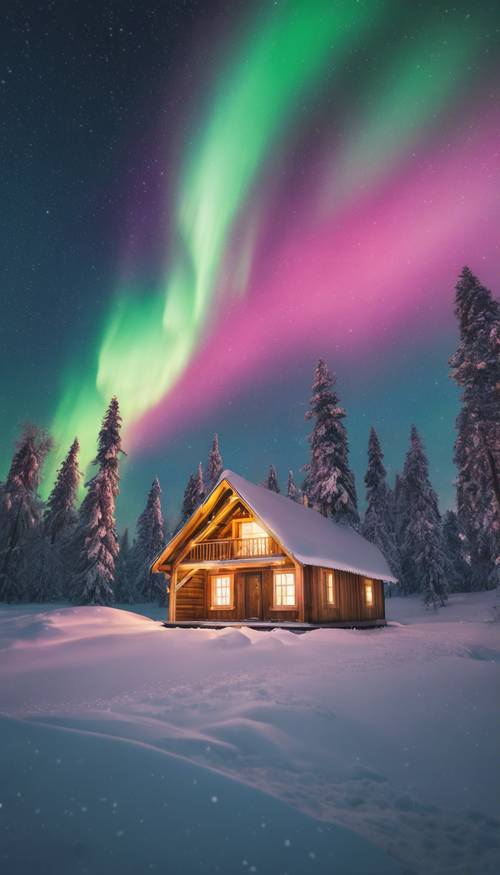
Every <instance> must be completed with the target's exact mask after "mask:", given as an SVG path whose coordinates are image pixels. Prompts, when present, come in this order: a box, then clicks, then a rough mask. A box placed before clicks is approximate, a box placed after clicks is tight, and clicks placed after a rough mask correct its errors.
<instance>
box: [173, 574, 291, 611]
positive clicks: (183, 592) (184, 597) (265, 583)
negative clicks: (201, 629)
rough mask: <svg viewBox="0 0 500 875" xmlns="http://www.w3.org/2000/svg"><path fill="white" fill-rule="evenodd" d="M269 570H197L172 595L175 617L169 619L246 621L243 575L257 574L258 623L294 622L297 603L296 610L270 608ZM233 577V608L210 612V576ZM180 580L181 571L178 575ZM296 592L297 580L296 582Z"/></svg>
mask: <svg viewBox="0 0 500 875" xmlns="http://www.w3.org/2000/svg"><path fill="white" fill-rule="evenodd" d="M273 570H274V569H273V567H272V566H265V565H263V566H259V567H255V566H252V567H251V568H246V569H245V570H237V571H231V572H229V571H228V570H227V569H226V568H224V567H222V568H220V569H217V568H211V569H210V572H208V571H207V570H206V569H200V570H199V571H196V572H195V574H194V575H193V576H192V577H191V578H190V579H189V580H188V581H186V583H185V584H183V585H182V586H181V588H180V589H179V590H177V593H176V605H175V617H171V618H170V619H171V620H173V621H174V622H175V621H181V620H214V621H216V622H224V621H227V622H231V621H232V622H234V621H238V620H245V619H247V598H246V593H245V576H246V575H247V574H260V575H261V579H262V620H266V621H270V622H286V621H290V620H297V619H298V617H299V610H300V604H299V605H298V606H297V608H296V609H290V610H287V609H283V608H280V609H279V610H276V609H275V608H273ZM279 570H280V571H294V570H295V569H294V568H293V566H280V568H279ZM228 573H230V574H232V575H234V577H233V579H234V607H233V608H231V609H225V608H223V609H220V608H219V609H214V608H211V607H210V592H209V588H210V577H211V575H214V574H228ZM179 577H182V572H179ZM296 585H297V590H299V581H298V580H296Z"/></svg>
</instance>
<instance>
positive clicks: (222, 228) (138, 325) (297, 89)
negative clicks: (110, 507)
mask: <svg viewBox="0 0 500 875" xmlns="http://www.w3.org/2000/svg"><path fill="white" fill-rule="evenodd" d="M382 9H383V4H382V3H381V2H376V3H373V2H372V0H365V2H361V3H358V4H356V5H355V6H353V4H352V3H351V2H350V0H342V2H337V3H332V2H331V0H314V2H313V3H311V2H310V0H295V2H294V3H291V4H289V5H286V6H276V7H274V8H273V10H272V12H271V13H269V12H267V13H266V14H265V16H263V17H259V18H258V20H257V22H255V23H254V26H253V28H252V30H251V33H250V36H249V37H248V38H247V39H246V40H245V41H244V43H243V45H242V46H241V50H240V52H239V57H238V58H236V59H233V60H232V61H230V63H229V64H228V65H227V67H226V69H225V70H224V71H223V75H222V76H220V78H219V80H218V83H217V85H216V88H215V94H214V97H213V102H212V106H211V108H210V111H209V112H208V115H207V119H206V121H205V123H204V124H203V125H202V126H201V129H200V130H199V131H198V134H197V135H196V136H195V137H194V138H193V142H194V146H193V148H192V149H191V151H190V153H189V154H188V155H187V159H186V162H185V167H184V171H183V173H182V176H181V183H180V190H179V196H178V201H177V204H176V207H175V218H176V227H177V234H178V254H177V257H176V259H175V261H174V264H173V265H172V267H171V269H170V270H169V272H168V275H167V277H166V279H165V282H164V284H163V286H162V288H161V289H160V290H159V291H158V293H157V294H155V295H150V296H149V297H145V296H143V295H142V296H139V295H134V294H130V293H127V292H124V291H120V292H119V293H118V294H117V296H116V298H115V300H114V302H113V305H112V307H111V312H110V314H109V317H108V320H107V323H106V325H105V328H104V332H103V333H102V334H101V335H100V337H99V339H98V349H99V351H98V355H97V361H96V363H95V371H91V376H90V377H89V375H88V371H86V372H85V374H84V376H83V377H82V374H81V373H80V372H79V371H78V369H76V371H73V372H71V371H69V373H67V374H66V378H65V380H64V381H63V382H64V387H63V393H62V397H61V400H60V403H59V405H58V408H57V411H56V414H55V417H54V420H53V423H52V428H51V430H52V433H53V435H54V438H55V441H56V446H57V452H56V453H55V454H54V457H53V458H52V460H51V462H50V464H49V466H48V467H49V470H48V471H47V476H46V478H45V483H46V490H45V491H47V490H48V489H49V488H50V483H51V481H52V478H53V476H54V473H55V467H56V465H57V463H58V461H59V458H60V457H61V456H62V455H63V453H64V452H65V450H66V448H67V446H69V444H70V443H71V441H72V440H73V438H74V436H75V435H78V437H79V440H80V444H81V447H82V450H81V460H82V466H83V467H86V466H87V465H88V463H89V462H90V460H91V459H92V456H93V453H94V447H95V438H96V433H97V429H98V425H99V419H100V417H101V416H102V413H103V410H104V408H105V405H106V404H107V403H108V401H109V398H110V397H111V396H112V395H114V394H116V395H117V396H118V398H119V401H120V407H121V411H122V414H123V417H124V421H125V423H126V425H128V426H130V425H131V424H132V423H133V422H134V421H136V420H137V419H138V418H139V417H140V416H141V414H143V413H144V412H145V411H146V410H148V409H149V408H151V407H152V406H153V405H154V404H156V403H157V402H158V401H159V400H160V399H161V398H162V397H163V396H164V395H165V394H166V393H167V392H168V390H169V389H170V388H171V387H172V386H173V385H174V384H175V382H176V380H177V379H178V378H179V376H180V375H181V374H182V372H183V370H184V369H185V368H186V366H187V364H188V363H189V361H190V358H191V356H192V355H193V353H194V351H195V350H196V348H197V344H198V342H199V339H200V336H201V334H202V331H203V328H204V326H205V325H206V322H207V319H208V318H209V317H210V313H211V309H212V308H213V304H214V294H215V292H216V285H217V278H218V275H219V271H220V270H221V267H222V263H223V260H224V255H225V253H226V252H227V249H228V244H229V242H230V236H231V231H232V229H233V227H234V223H235V220H236V219H237V218H238V216H239V215H240V213H241V210H242V207H243V206H244V204H245V200H246V198H247V197H248V195H249V193H250V191H251V188H252V186H253V185H254V184H255V182H256V178H257V175H258V172H259V169H260V168H261V166H262V164H263V162H264V159H265V158H266V155H267V154H268V152H269V150H270V147H271V146H275V145H276V144H277V142H278V140H279V137H280V135H281V136H282V135H283V134H284V133H285V132H286V128H287V125H288V124H290V122H291V121H292V120H293V115H294V112H297V111H298V110H299V109H301V102H302V101H303V98H304V96H305V95H306V94H307V92H308V90H310V89H312V88H313V87H314V86H315V85H318V84H321V81H322V74H323V73H324V72H325V69H326V67H327V65H328V64H329V63H330V64H331V63H335V64H336V65H337V64H338V63H339V62H341V61H342V59H343V57H345V54H346V53H347V52H348V51H349V49H350V47H351V46H352V45H353V44H354V43H355V42H356V41H357V40H358V39H359V37H360V36H361V34H362V33H363V31H365V30H366V29H368V28H369V27H370V25H371V24H372V23H373V22H374V21H375V20H376V19H377V17H378V16H379V15H380V12H381V10H382ZM245 257H246V259H247V261H248V260H249V257H250V256H249V253H248V252H247V253H245ZM56 456H57V458H56Z"/></svg>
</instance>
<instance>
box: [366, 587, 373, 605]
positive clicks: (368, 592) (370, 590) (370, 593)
mask: <svg viewBox="0 0 500 875" xmlns="http://www.w3.org/2000/svg"><path fill="white" fill-rule="evenodd" d="M365 605H366V607H367V608H372V607H373V583H372V582H371V581H370V582H369V583H365Z"/></svg>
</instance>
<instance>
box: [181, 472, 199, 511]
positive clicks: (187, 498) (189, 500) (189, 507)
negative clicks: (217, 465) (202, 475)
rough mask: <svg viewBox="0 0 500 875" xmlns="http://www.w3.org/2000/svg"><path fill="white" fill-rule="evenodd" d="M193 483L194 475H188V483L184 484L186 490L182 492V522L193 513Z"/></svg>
mask: <svg viewBox="0 0 500 875" xmlns="http://www.w3.org/2000/svg"><path fill="white" fill-rule="evenodd" d="M195 481H196V476H195V475H194V474H190V475H189V479H188V482H187V483H186V488H185V490H184V497H183V499H182V508H181V514H182V518H183V520H185V519H187V518H188V517H190V516H191V514H192V513H193V511H194V503H193V495H194V487H195Z"/></svg>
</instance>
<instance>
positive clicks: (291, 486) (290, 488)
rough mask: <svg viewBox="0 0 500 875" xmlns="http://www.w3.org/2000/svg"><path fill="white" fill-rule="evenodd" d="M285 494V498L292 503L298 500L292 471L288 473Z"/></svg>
mask: <svg viewBox="0 0 500 875" xmlns="http://www.w3.org/2000/svg"><path fill="white" fill-rule="evenodd" d="M286 494H287V497H288V498H290V499H291V500H292V501H298V500H299V494H298V489H297V485H296V483H295V478H294V476H293V471H289V472H288V483H287V487H286Z"/></svg>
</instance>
